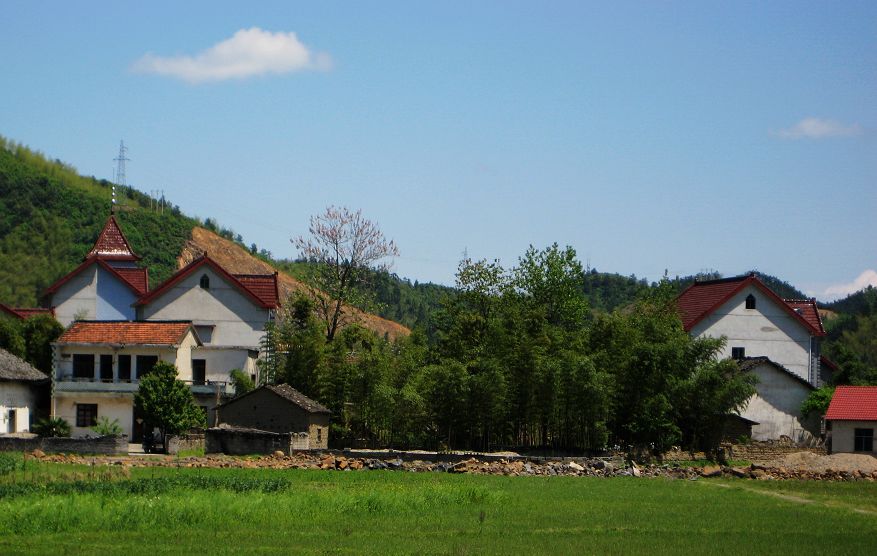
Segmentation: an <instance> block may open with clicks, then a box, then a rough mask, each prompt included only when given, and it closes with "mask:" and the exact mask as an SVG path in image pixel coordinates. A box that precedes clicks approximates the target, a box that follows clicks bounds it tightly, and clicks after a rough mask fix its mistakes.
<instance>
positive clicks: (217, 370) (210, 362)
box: [192, 346, 256, 382]
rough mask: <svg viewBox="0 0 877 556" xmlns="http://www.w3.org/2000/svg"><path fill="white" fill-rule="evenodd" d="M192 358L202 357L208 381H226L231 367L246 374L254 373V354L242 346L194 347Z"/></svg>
mask: <svg viewBox="0 0 877 556" xmlns="http://www.w3.org/2000/svg"><path fill="white" fill-rule="evenodd" d="M192 359H204V361H205V365H206V367H207V380H209V381H223V382H227V381H228V380H229V372H230V371H231V370H232V369H240V370H242V371H243V372H244V373H246V374H247V375H252V374H255V373H256V358H255V356H252V355H251V352H250V350H247V349H243V348H238V349H233V348H216V347H211V346H205V347H195V348H193V349H192Z"/></svg>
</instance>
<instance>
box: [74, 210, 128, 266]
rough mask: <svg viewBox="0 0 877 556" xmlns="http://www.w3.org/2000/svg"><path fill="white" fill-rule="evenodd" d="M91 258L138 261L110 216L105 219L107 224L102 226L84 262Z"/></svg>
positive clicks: (116, 223) (113, 217)
mask: <svg viewBox="0 0 877 556" xmlns="http://www.w3.org/2000/svg"><path fill="white" fill-rule="evenodd" d="M93 257H97V258H101V259H109V260H114V261H138V260H140V257H138V256H137V255H135V254H134V251H132V250H131V245H130V244H129V243H128V239H127V238H126V237H125V234H123V233H122V229H121V228H120V227H119V223H118V222H116V217H115V216H112V215H110V217H109V218H107V223H106V224H104V229H103V230H101V233H100V235H99V236H97V241H95V242H94V247H92V248H91V251H89V252H88V255H86V256H85V258H86V260H87V259H91V258H93Z"/></svg>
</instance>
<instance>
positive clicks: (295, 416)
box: [217, 384, 331, 450]
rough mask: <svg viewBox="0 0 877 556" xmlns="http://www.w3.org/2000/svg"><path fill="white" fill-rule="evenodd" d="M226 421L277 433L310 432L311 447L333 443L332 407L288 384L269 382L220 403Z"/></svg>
mask: <svg viewBox="0 0 877 556" xmlns="http://www.w3.org/2000/svg"><path fill="white" fill-rule="evenodd" d="M217 410H218V411H219V421H220V423H222V424H226V425H231V426H233V427H241V428H247V429H257V430H261V431H268V432H274V433H290V432H291V433H307V434H308V449H311V450H317V449H325V448H327V447H328V446H329V417H330V416H331V411H329V410H328V409H327V408H326V407H324V406H322V405H321V404H319V403H318V402H316V401H314V400H312V399H310V398H308V397H307V396H305V395H304V394H302V393H301V392H299V391H298V390H296V389H295V388H293V387H292V386H289V385H288V384H276V385H275V384H268V385H264V386H261V387H259V388H256V389H255V390H252V391H250V392H247V393H246V394H243V395H242V396H238V397H236V398H234V399H231V400H229V401H227V402H225V403H224V404H222V405H220V406H219V407H218V408H217Z"/></svg>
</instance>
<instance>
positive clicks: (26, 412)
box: [0, 349, 49, 434]
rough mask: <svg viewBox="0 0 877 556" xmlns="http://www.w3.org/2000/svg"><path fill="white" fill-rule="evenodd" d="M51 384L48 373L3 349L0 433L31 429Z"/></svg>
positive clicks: (0, 354)
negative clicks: (32, 421)
mask: <svg viewBox="0 0 877 556" xmlns="http://www.w3.org/2000/svg"><path fill="white" fill-rule="evenodd" d="M48 384H49V377H48V376H46V375H45V374H43V373H41V372H40V371H38V370H37V369H35V368H34V367H33V366H32V365H31V364H30V363H28V362H27V361H24V360H23V359H21V358H19V357H16V356H15V355H12V354H11V353H9V352H8V351H6V350H4V349H0V434H5V433H16V432H29V431H30V424H31V420H32V419H33V416H34V413H35V411H36V410H37V408H38V407H39V406H40V405H42V404H41V401H43V399H44V398H46V396H47V394H48Z"/></svg>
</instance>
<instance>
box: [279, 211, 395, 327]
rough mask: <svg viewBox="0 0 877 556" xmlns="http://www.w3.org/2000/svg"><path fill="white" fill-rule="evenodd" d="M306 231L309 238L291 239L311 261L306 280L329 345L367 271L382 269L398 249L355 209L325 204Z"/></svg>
mask: <svg viewBox="0 0 877 556" xmlns="http://www.w3.org/2000/svg"><path fill="white" fill-rule="evenodd" d="M309 231H310V237H308V238H305V237H303V236H302V237H298V238H295V239H293V240H291V241H292V242H293V243H294V244H295V246H296V247H297V248H298V250H299V252H300V254H301V256H302V257H303V258H304V259H306V260H308V261H310V262H312V263H315V266H314V268H313V272H312V275H311V276H310V279H309V280H308V281H309V283H310V286H311V287H312V288H314V291H312V292H311V293H312V294H313V297H314V300H315V302H316V306H317V310H318V312H319V314H320V316H321V317H322V318H323V320H325V323H326V340H327V341H329V342H331V341H332V340H333V339H334V338H335V334H336V332H337V331H338V328H339V327H340V326H343V325H344V324H346V317H347V316H349V313H348V312H347V307H348V306H349V305H351V304H354V305H355V304H357V303H360V302H361V301H362V299H361V298H362V296H363V295H364V294H363V293H362V292H361V290H360V289H359V287H360V286H361V285H362V284H363V282H364V280H365V279H366V277H367V276H368V273H369V270H379V271H385V270H387V269H388V268H389V263H388V262H386V261H385V259H387V258H389V257H396V256H398V255H399V249H398V248H397V247H396V243H395V242H393V241H392V240H390V241H388V240H387V239H386V238H385V237H384V234H383V232H381V230H380V228H378V226H377V224H375V223H374V222H372V221H371V220H369V219H367V218H365V217H364V216H363V215H362V211H359V210H357V211H355V212H353V211H350V210H348V209H347V208H344V207H341V208H336V207H334V206H330V207H328V208H327V209H326V210H325V212H323V213H322V214H319V215H316V216H312V217H311V221H310V227H309Z"/></svg>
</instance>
